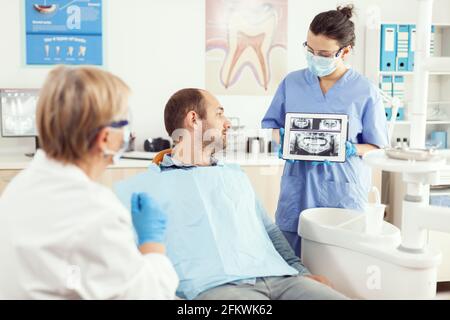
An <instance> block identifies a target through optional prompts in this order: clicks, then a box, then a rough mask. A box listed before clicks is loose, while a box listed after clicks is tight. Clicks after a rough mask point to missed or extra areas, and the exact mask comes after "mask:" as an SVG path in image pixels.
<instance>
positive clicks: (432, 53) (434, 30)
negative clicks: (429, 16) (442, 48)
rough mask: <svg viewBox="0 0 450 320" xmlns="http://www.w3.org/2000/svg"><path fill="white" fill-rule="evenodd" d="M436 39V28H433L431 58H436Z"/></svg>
mask: <svg viewBox="0 0 450 320" xmlns="http://www.w3.org/2000/svg"><path fill="white" fill-rule="evenodd" d="M435 38H436V26H432V27H431V44H430V56H432V57H433V56H434V53H435V49H436V47H435Z"/></svg>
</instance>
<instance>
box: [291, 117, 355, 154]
mask: <svg viewBox="0 0 450 320" xmlns="http://www.w3.org/2000/svg"><path fill="white" fill-rule="evenodd" d="M347 128H348V116H347V115H342V114H310V113H288V114H287V115H286V125H285V136H284V141H283V146H284V147H283V158H284V159H292V160H306V161H325V160H328V161H330V162H344V161H345V142H346V141H347V135H348V133H347V132H348V131H347Z"/></svg>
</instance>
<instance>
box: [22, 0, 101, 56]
mask: <svg viewBox="0 0 450 320" xmlns="http://www.w3.org/2000/svg"><path fill="white" fill-rule="evenodd" d="M25 17H26V19H25V20H26V64H27V65H54V64H72V65H78V64H91V65H102V64H103V37H102V0H72V1H71V0H25Z"/></svg>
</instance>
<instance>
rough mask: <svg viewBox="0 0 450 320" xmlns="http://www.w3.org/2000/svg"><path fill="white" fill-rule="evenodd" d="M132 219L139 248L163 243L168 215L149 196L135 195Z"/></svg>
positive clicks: (132, 203) (132, 197)
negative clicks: (144, 245)
mask: <svg viewBox="0 0 450 320" xmlns="http://www.w3.org/2000/svg"><path fill="white" fill-rule="evenodd" d="M131 218H132V221H133V226H134V229H135V230H136V233H137V236H138V242H139V246H142V245H143V244H146V243H162V242H163V240H164V236H165V234H166V228H167V215H166V213H165V212H164V211H162V209H161V208H160V207H159V205H158V204H157V203H156V202H155V201H154V200H153V199H152V198H150V196H149V195H148V194H146V193H133V195H132V196H131Z"/></svg>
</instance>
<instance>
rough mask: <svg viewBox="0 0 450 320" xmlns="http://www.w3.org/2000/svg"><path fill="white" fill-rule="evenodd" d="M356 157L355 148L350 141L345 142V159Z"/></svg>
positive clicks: (356, 151)
mask: <svg viewBox="0 0 450 320" xmlns="http://www.w3.org/2000/svg"><path fill="white" fill-rule="evenodd" d="M357 156H358V150H356V146H355V145H354V144H353V143H351V142H350V141H347V142H346V143H345V158H346V159H348V158H351V157H357Z"/></svg>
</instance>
